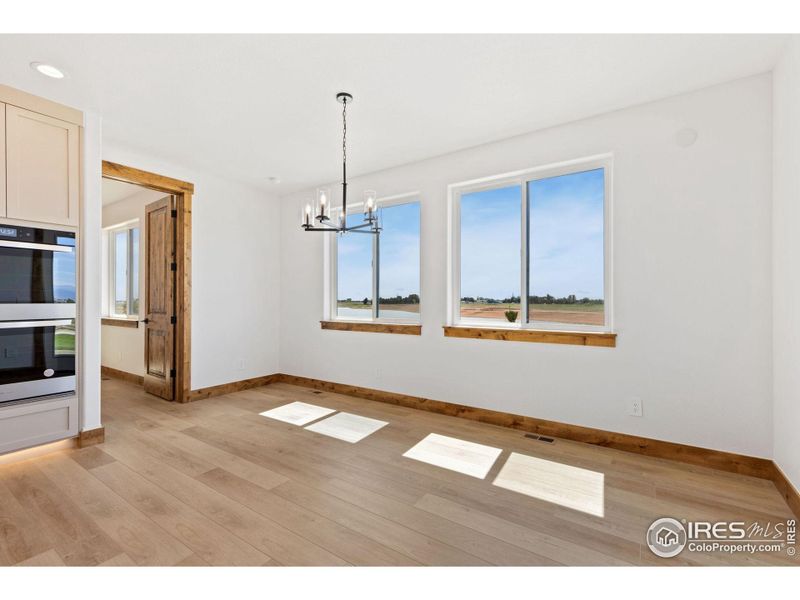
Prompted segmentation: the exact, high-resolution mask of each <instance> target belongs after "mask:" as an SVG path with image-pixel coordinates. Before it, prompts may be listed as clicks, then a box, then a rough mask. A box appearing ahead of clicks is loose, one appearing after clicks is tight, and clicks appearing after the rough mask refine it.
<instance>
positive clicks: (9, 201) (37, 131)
mask: <svg viewBox="0 0 800 600" xmlns="http://www.w3.org/2000/svg"><path fill="white" fill-rule="evenodd" d="M5 128H6V135H5V140H6V144H5V145H6V196H7V197H6V215H7V216H8V217H9V218H11V219H22V220H25V221H38V222H41V223H55V224H58V225H77V224H78V193H79V177H80V167H79V164H80V153H79V148H78V134H79V127H78V126H77V125H74V124H72V123H67V122H66V121H61V120H60V119H54V118H53V117H48V116H45V115H41V114H39V113H35V112H32V111H29V110H25V109H23V108H18V107H16V106H11V105H7V106H6V123H5Z"/></svg>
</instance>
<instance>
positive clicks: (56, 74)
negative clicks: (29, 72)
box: [31, 62, 65, 79]
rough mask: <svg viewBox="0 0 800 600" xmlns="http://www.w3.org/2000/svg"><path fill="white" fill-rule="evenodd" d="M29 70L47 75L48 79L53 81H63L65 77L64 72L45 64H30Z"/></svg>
mask: <svg viewBox="0 0 800 600" xmlns="http://www.w3.org/2000/svg"><path fill="white" fill-rule="evenodd" d="M31 69H35V70H37V71H39V73H41V74H42V75H47V76H48V77H52V78H53V79H64V77H65V74H64V71H62V70H61V69H59V68H58V67H54V66H53V65H48V64H47V63H42V62H32V63H31Z"/></svg>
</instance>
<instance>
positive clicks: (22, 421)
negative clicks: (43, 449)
mask: <svg viewBox="0 0 800 600" xmlns="http://www.w3.org/2000/svg"><path fill="white" fill-rule="evenodd" d="M76 435H78V398H77V396H75V395H74V394H73V395H70V396H66V397H62V398H54V399H52V400H39V401H37V402H25V403H21V404H13V405H11V406H5V407H3V406H2V405H0V454H3V453H4V452H11V451H12V450H19V449H21V448H30V447H31V446H38V445H40V444H46V443H47V442H54V441H56V440H63V439H66V438H70V437H75V436H76Z"/></svg>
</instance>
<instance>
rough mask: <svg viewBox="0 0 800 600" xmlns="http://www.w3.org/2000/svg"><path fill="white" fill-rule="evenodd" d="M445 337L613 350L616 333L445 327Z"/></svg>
mask: <svg viewBox="0 0 800 600" xmlns="http://www.w3.org/2000/svg"><path fill="white" fill-rule="evenodd" d="M443 329H444V335H445V337H452V338H472V339H478V340H500V341H504V342H535V343H538V344H570V345H573V346H602V347H605V348H615V347H616V346H617V334H616V333H603V332H599V331H555V330H554V331H548V330H544V329H509V328H500V327H462V326H449V325H448V326H445V327H443Z"/></svg>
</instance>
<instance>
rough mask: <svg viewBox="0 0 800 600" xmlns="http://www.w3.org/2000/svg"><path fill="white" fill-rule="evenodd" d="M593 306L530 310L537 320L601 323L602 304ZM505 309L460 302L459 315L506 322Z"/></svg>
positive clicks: (585, 323)
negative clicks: (573, 308)
mask: <svg viewBox="0 0 800 600" xmlns="http://www.w3.org/2000/svg"><path fill="white" fill-rule="evenodd" d="M551 306H554V305H551ZM581 308H583V307H581ZM593 308H594V310H585V309H584V310H570V307H563V308H560V307H559V308H550V306H548V308H546V309H543V308H539V307H535V308H533V309H532V310H531V317H532V318H533V319H535V320H537V321H548V322H551V323H570V324H580V325H602V324H603V307H602V305H595V306H593ZM507 310H509V308H508V307H506V306H497V305H485V304H484V305H477V304H462V305H461V316H462V317H472V318H474V319H498V320H500V321H506V322H508V320H507V319H506V315H505V311H507ZM512 310H517V311H519V308H516V307H515V308H512ZM517 322H519V315H517Z"/></svg>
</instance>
